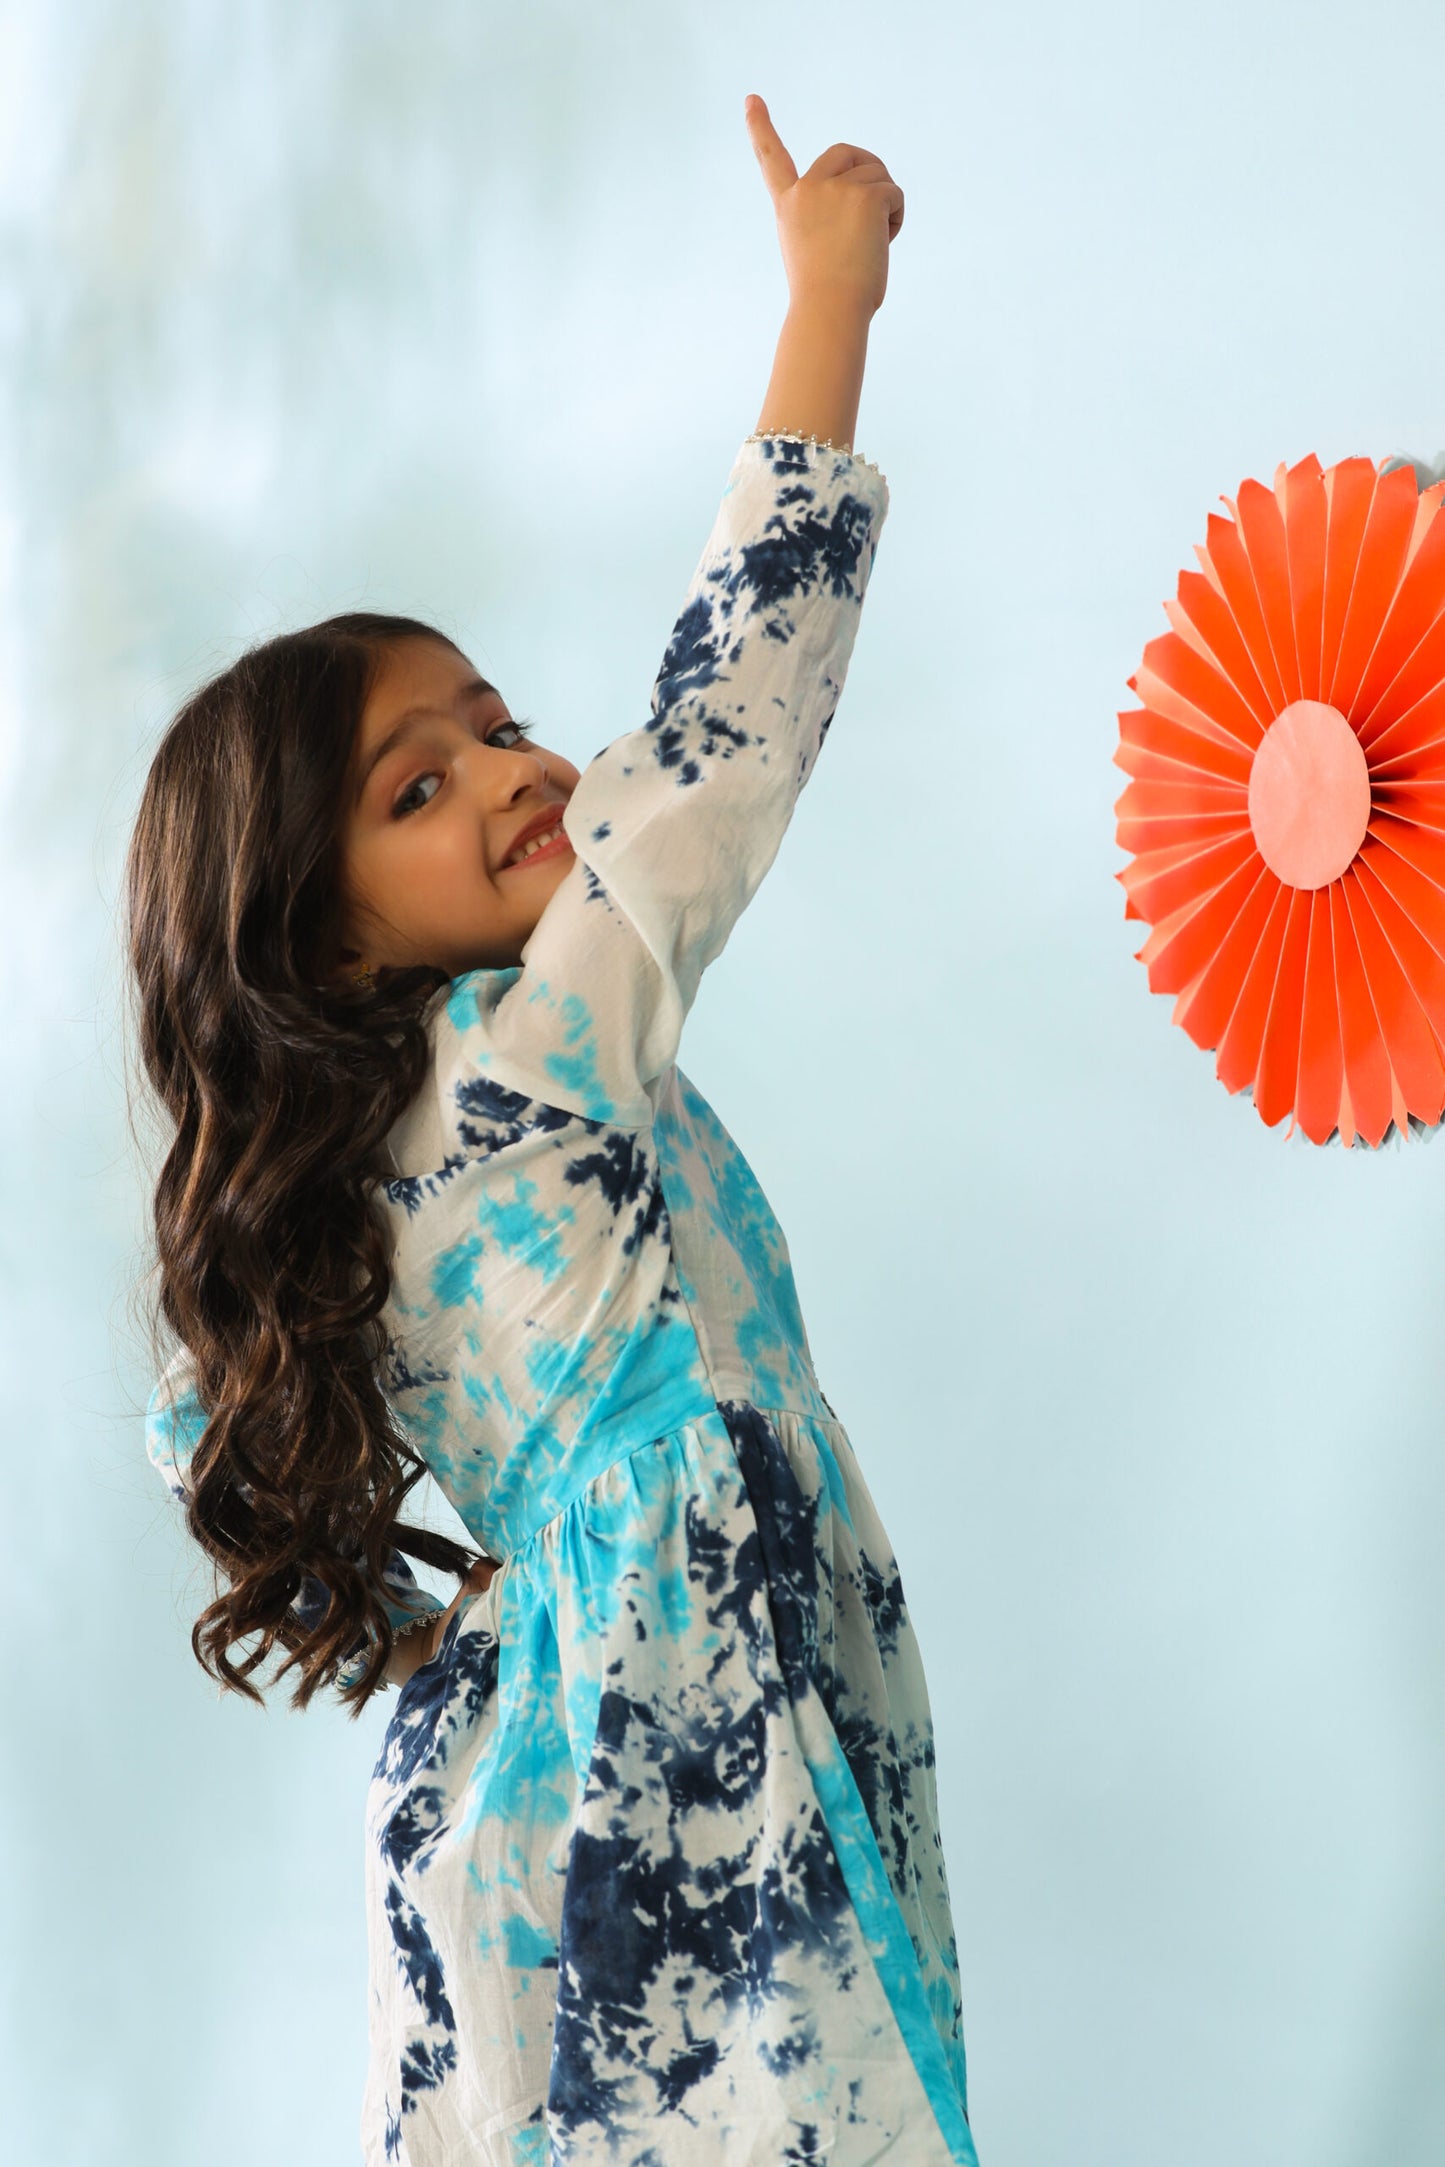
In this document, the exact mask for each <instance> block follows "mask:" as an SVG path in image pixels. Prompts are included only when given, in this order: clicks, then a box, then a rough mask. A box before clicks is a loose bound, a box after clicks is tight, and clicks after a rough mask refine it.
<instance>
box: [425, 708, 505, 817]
mask: <svg viewBox="0 0 1445 2167" xmlns="http://www.w3.org/2000/svg"><path fill="white" fill-rule="evenodd" d="M533 721H534V718H533V717H532V716H530V715H505V716H503V718H502V720H501V721H500V722H498V723H494V724H493V726H492V728H491V729H490V730H489V731H488V732H487V739H486V742H487V743H488V744H489V745H496V744H498V743H501V747H502V750H503V751H504V752H508V751H510V750H511V747H512V745H513V744H519V743H520V742H521V740H522V739H523V738H525V737H529V736H530V735H531V733H532V727H533ZM504 730H510V731H512V732H513V736H512V737H511V738H509V739H506V740H505V741H503V740H502V739H501V735H500V733H501V732H502V731H504ZM440 780H441V776H440V771H439V770H438V769H436V768H428V769H427V770H426V772H425V773H424V774H422V775H418V776H417V777H416V779H415V781H413V782H409V783H408V784H407V786H406V788H405V790H403V792H402V793H401V796H400V797H399V798H398V799H397V800H396V802H395V803H394V804H393V806H392V808H391V817H392V819H393V820H404V819H405V818H406V814H407V811H408V810H411V811H415V810H416V808H415V807H414V806H411V807H409V806H408V800H409V799H410V798H411V796H412V793H413V791H415V790H417V789H418V788H419V787H420V785H421V784H422V783H424V782H439V781H440ZM434 802H435V792H433V794H432V796H431V797H429V798H423V799H422V800H421V803H422V804H423V805H431V804H433V803H434Z"/></svg>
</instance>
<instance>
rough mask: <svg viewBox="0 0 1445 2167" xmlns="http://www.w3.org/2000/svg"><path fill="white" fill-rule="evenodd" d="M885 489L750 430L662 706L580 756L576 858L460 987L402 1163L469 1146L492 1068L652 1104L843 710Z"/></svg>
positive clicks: (546, 1095)
mask: <svg viewBox="0 0 1445 2167" xmlns="http://www.w3.org/2000/svg"><path fill="white" fill-rule="evenodd" d="M887 511H888V485H887V482H886V481H885V479H884V477H883V475H882V474H881V473H879V471H878V469H877V468H876V467H874V466H872V465H871V464H869V462H867V461H866V460H863V459H860V458H858V457H856V456H855V455H854V454H853V453H851V452H845V451H839V450H836V449H834V448H833V447H831V446H826V445H823V444H820V443H818V442H817V441H816V440H814V439H812V438H806V437H790V436H784V435H778V436H763V437H761V438H750V439H749V440H748V441H746V442H745V443H744V444H743V446H742V448H741V449H740V450H739V452H738V454H737V456H736V458H735V459H734V461H733V465H732V469H731V472H730V475H729V478H728V481H727V486H726V488H725V490H724V492H723V497H722V502H721V505H720V507H719V510H718V513H717V516H716V518H715V520H714V522H713V526H712V531H711V533H710V534H709V536H708V538H707V543H706V546H705V547H704V549H703V553H702V557H701V560H700V562H699V563H698V566H697V569H696V571H695V572H694V574H693V577H692V579H691V581H690V583H689V586H688V589H687V593H686V595H685V597H684V600H683V605H682V609H681V611H680V612H679V614H678V617H677V621H676V623H675V624H674V626H673V629H672V632H671V635H670V637H669V639H668V642H667V646H666V650H665V653H664V655H663V660H662V666H661V669H660V670H659V672H658V675H657V678H656V680H655V682H654V684H653V688H652V698H651V712H650V714H649V715H648V716H647V718H646V719H645V720H644V721H643V722H641V723H639V724H638V726H637V727H636V728H635V729H632V730H630V731H628V732H626V733H625V734H624V735H623V736H621V737H619V738H617V739H616V740H615V741H614V742H613V743H612V744H610V745H608V746H607V747H606V748H605V750H604V751H602V752H601V753H599V754H598V755H597V757H596V758H595V759H594V760H592V761H591V763H590V764H589V765H588V767H587V768H586V769H585V770H584V771H583V773H582V776H581V779H580V781H579V782H578V784H577V786H576V788H575V789H574V791H573V793H572V797H571V799H570V800H569V802H568V804H567V807H566V809H565V812H564V815H563V825H564V827H565V829H566V832H567V835H568V838H569V840H570V842H571V843H572V846H573V849H574V851H575V853H576V857H575V861H574V863H573V864H572V866H571V867H570V868H569V870H568V873H567V876H566V878H565V879H564V880H563V881H562V883H561V884H560V886H559V887H558V889H557V891H556V893H555V894H554V895H553V896H552V898H551V899H550V901H549V902H548V904H547V906H546V908H545V910H544V911H543V912H542V915H541V917H540V919H539V920H538V923H537V926H536V928H535V930H534V932H533V933H532V936H531V938H530V940H529V941H528V942H527V944H526V947H525V948H524V949H523V951H522V961H521V963H520V965H518V966H514V967H513V968H511V969H507V970H486V969H479V970H474V971H469V972H466V973H464V974H463V975H462V976H460V977H458V978H456V979H454V980H452V982H451V984H450V986H449V987H448V988H447V989H446V991H445V1000H444V1004H443V1006H442V1007H441V1009H440V1010H439V1015H438V1030H439V1037H438V1043H437V1064H436V1083H437V1093H438V1100H439V1102H440V1106H439V1108H438V1106H436V1105H434V1106H433V1107H432V1108H431V1109H430V1110H429V1111H424V1112H423V1114H422V1115H421V1117H420V1119H421V1125H420V1126H419V1127H418V1128H417V1129H416V1130H414V1131H413V1132H412V1134H411V1139H410V1144H411V1148H410V1149H408V1145H407V1144H406V1143H405V1142H404V1143H403V1144H402V1145H401V1159H402V1163H403V1164H405V1160H406V1158H408V1157H410V1158H412V1160H413V1163H415V1161H416V1159H417V1158H418V1157H420V1158H421V1159H425V1158H426V1156H427V1149H426V1146H427V1144H428V1142H432V1143H435V1142H438V1141H441V1142H445V1143H446V1145H447V1147H448V1148H454V1147H455V1142H456V1133H455V1132H456V1123H457V1109H461V1112H462V1119H463V1125H464V1124H465V1111H466V1094H467V1091H468V1090H469V1089H471V1088H474V1084H475V1079H476V1078H477V1077H479V1076H480V1077H482V1078H484V1079H486V1081H487V1082H488V1083H489V1084H490V1085H492V1086H493V1087H495V1088H499V1089H501V1090H502V1091H506V1092H517V1093H521V1094H522V1095H524V1096H525V1097H527V1098H529V1099H534V1100H540V1101H543V1102H545V1103H548V1104H551V1105H553V1106H557V1107H560V1108H565V1109H567V1110H568V1111H570V1112H572V1113H577V1114H582V1115H584V1116H587V1117H589V1118H591V1119H595V1120H598V1121H604V1122H608V1123H611V1124H615V1125H617V1126H621V1127H640V1126H643V1125H644V1124H645V1123H646V1122H647V1121H648V1120H649V1119H650V1118H651V1115H652V1112H653V1110H654V1107H655V1104H656V1094H657V1090H658V1087H659V1079H660V1078H662V1077H663V1076H664V1075H665V1073H666V1071H667V1070H668V1068H669V1066H670V1064H671V1063H672V1061H673V1059H674V1057H675V1054H676V1051H677V1046H678V1041H679V1037H680V1034H681V1031H682V1026H683V1022H684V1019H685V1017H686V1015H687V1012H688V1009H689V1008H690V1007H691V1005H692V1002H693V999H694V997H695V995H696V992H697V988H698V982H699V979H700V978H701V975H702V973H703V971H704V970H705V969H706V968H707V966H708V964H709V963H711V962H713V961H714V960H715V958H716V957H717V956H718V955H719V954H720V953H721V951H722V948H723V946H724V944H725V943H726V941H727V938H728V935H729V934H730V932H731V931H732V928H733V926H734V924H735V923H736V921H737V919H738V917H739V915H740V913H741V912H742V911H743V910H744V909H745V908H746V906H747V904H748V902H749V901H750V899H751V898H752V896H753V895H754V893H755V892H756V890H757V888H758V885H759V883H760V882H761V880H762V879H763V876H764V875H765V874H766V872H767V870H768V868H769V866H770V865H771V864H772V862H773V859H774V857H775V856H776V854H777V850H778V847H779V844H780V843H781V841H782V838H783V834H784V831H785V830H786V828H787V825H788V822H789V820H790V819H791V817H792V813H793V808H794V806H795V804H796V802H797V799H798V794H799V792H800V791H801V790H802V788H803V786H804V784H805V783H806V782H807V780H808V777H809V775H810V774H811V772H812V769H813V765H814V762H815V761H816V759H817V757H818V753H819V750H820V748H821V746H822V744H823V740H824V738H825V736H826V735H827V732H828V727H829V724H830V723H831V722H832V720H833V716H834V714H835V712H836V709H837V706H838V702H839V698H840V696H841V693H842V690H843V683H844V679H845V677H846V675H847V670H848V664H849V660H850V657H851V654H852V650H853V643H854V639H855V638H856V635H857V630H858V622H859V615H860V612H861V609H862V604H863V597H864V594H865V592H866V589H867V585H868V580H869V576H870V574H871V571H872V566H873V559H874V555H875V553H876V549H877V544H878V537H879V533H880V531H881V529H882V526H883V522H884V520H885V518H886V516H887ZM439 1110H440V1111H441V1113H442V1119H443V1122H444V1124H446V1122H447V1120H448V1117H449V1119H450V1125H451V1133H450V1134H448V1133H447V1130H446V1127H445V1125H444V1128H443V1132H442V1135H441V1137H438V1136H437V1134H436V1131H435V1128H434V1122H435V1119H436V1115H437V1112H438V1111H439ZM403 1133H404V1132H403ZM408 1170H410V1169H408Z"/></svg>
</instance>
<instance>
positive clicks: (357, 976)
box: [351, 963, 373, 991]
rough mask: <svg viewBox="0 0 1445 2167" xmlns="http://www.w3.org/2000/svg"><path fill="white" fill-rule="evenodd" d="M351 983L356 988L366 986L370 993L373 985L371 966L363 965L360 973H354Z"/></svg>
mask: <svg viewBox="0 0 1445 2167" xmlns="http://www.w3.org/2000/svg"><path fill="white" fill-rule="evenodd" d="M351 982H352V984H353V985H354V986H365V987H366V988H367V990H368V991H370V988H371V986H372V983H373V980H372V976H371V965H370V964H369V963H363V964H362V966H361V969H360V970H359V971H354V972H353V973H352V978H351Z"/></svg>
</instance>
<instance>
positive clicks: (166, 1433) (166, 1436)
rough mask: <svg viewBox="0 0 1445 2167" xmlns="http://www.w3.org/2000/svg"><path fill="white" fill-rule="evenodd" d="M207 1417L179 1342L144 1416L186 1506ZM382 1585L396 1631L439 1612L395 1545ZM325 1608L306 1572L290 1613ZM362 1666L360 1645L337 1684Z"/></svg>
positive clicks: (157, 1459)
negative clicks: (395, 1548)
mask: <svg viewBox="0 0 1445 2167" xmlns="http://www.w3.org/2000/svg"><path fill="white" fill-rule="evenodd" d="M206 1420H207V1417H206V1413H205V1409H204V1408H203V1407H202V1405H201V1403H200V1399H199V1397H198V1396H197V1393H196V1388H195V1371H194V1367H193V1365H192V1361H191V1357H190V1353H189V1351H188V1350H187V1349H186V1348H184V1347H183V1348H182V1349H181V1350H180V1352H179V1353H178V1354H177V1355H176V1356H175V1358H174V1359H173V1360H172V1361H171V1363H170V1364H169V1365H168V1367H167V1368H166V1370H165V1372H164V1374H163V1375H162V1376H161V1378H160V1379H159V1380H158V1382H157V1383H156V1385H155V1387H154V1389H153V1390H152V1392H151V1395H150V1398H149V1400H148V1401H147V1403H146V1416H145V1445H146V1454H147V1457H148V1458H149V1460H150V1462H151V1465H152V1466H153V1467H154V1468H155V1470H156V1472H157V1474H158V1475H159V1476H160V1477H161V1480H162V1481H163V1482H164V1483H165V1485H166V1488H167V1489H168V1490H169V1491H170V1493H171V1495H172V1497H173V1498H174V1499H175V1500H176V1502H177V1504H179V1505H184V1504H185V1503H186V1501H187V1498H188V1497H189V1495H190V1484H189V1479H188V1477H189V1469H190V1463H191V1459H192V1456H193V1454H194V1452H195V1449H196V1446H197V1445H198V1444H199V1443H200V1441H201V1437H202V1434H203V1433H204V1430H205V1427H206ZM385 1587H386V1593H385V1595H384V1596H383V1602H384V1603H385V1606H386V1611H387V1615H388V1617H389V1618H390V1619H391V1622H392V1624H393V1626H395V1627H396V1628H398V1629H399V1630H404V1629H405V1628H406V1627H408V1626H410V1625H413V1624H415V1623H416V1622H418V1620H421V1619H427V1618H434V1617H440V1616H441V1614H442V1612H443V1611H444V1610H445V1608H446V1605H445V1604H444V1603H439V1602H438V1601H437V1600H436V1599H435V1597H434V1596H431V1595H429V1594H428V1593H427V1591H426V1590H425V1589H424V1588H422V1587H421V1586H419V1585H418V1582H417V1579H416V1576H415V1574H414V1573H413V1572H412V1569H411V1566H410V1564H409V1563H408V1561H407V1559H406V1557H405V1556H404V1555H403V1554H402V1552H401V1551H400V1550H393V1551H392V1553H391V1556H390V1558H389V1560H388V1562H387V1567H386V1574H385ZM324 1607H325V1590H324V1588H323V1587H322V1585H321V1583H320V1581H318V1580H315V1579H312V1578H311V1577H310V1576H309V1575H308V1576H307V1577H306V1578H304V1579H303V1581H302V1584H301V1588H300V1591H299V1593H298V1594H297V1596H296V1600H295V1601H294V1602H293V1603H292V1605H291V1609H292V1613H293V1614H294V1616H295V1618H296V1620H297V1622H298V1624H302V1625H308V1624H312V1623H314V1622H315V1619H316V1618H317V1617H318V1616H320V1615H322V1614H324ZM364 1669H365V1662H364V1650H360V1649H359V1650H358V1651H357V1654H356V1655H355V1656H353V1657H351V1658H350V1659H349V1660H348V1661H347V1663H346V1664H345V1665H344V1666H343V1668H342V1669H341V1671H340V1672H338V1683H339V1684H340V1685H343V1686H345V1685H349V1684H350V1683H352V1681H353V1680H354V1679H356V1678H359V1677H360V1676H361V1673H362V1671H363V1670H364Z"/></svg>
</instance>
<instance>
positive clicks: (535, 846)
mask: <svg viewBox="0 0 1445 2167" xmlns="http://www.w3.org/2000/svg"><path fill="white" fill-rule="evenodd" d="M571 848H572V845H571V843H570V842H569V841H568V839H567V832H566V830H565V829H564V827H563V826H562V823H561V821H560V820H559V821H557V822H556V823H555V824H554V825H553V826H552V827H550V828H544V829H543V830H542V833H541V834H540V835H531V836H529V837H528V838H527V840H526V842H525V843H523V844H522V846H521V848H520V849H519V850H514V851H513V852H512V855H511V857H510V858H507V859H505V860H504V861H503V863H502V865H501V867H500V868H499V870H500V871H501V872H503V873H514V872H515V871H516V869H517V867H518V866H519V865H530V864H531V863H532V860H533V859H534V858H555V857H558V856H560V854H561V853H562V852H563V851H564V850H570V849H571Z"/></svg>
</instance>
